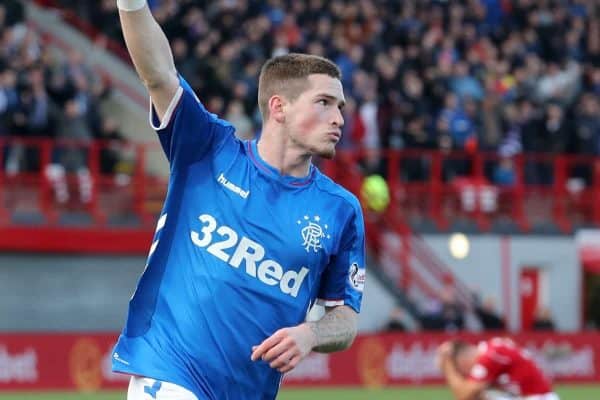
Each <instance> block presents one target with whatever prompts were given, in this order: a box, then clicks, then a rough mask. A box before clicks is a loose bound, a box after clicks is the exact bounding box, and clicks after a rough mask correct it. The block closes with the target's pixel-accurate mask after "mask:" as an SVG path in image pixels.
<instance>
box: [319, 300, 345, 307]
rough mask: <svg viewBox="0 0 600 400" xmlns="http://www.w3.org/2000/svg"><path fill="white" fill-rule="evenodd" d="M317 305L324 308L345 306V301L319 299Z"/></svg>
mask: <svg viewBox="0 0 600 400" xmlns="http://www.w3.org/2000/svg"><path fill="white" fill-rule="evenodd" d="M317 304H318V305H320V306H323V307H335V306H343V305H344V304H345V303H344V300H327V299H317Z"/></svg>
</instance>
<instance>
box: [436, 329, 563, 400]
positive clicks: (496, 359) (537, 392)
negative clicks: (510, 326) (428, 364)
mask: <svg viewBox="0 0 600 400" xmlns="http://www.w3.org/2000/svg"><path fill="white" fill-rule="evenodd" d="M437 363H438V366H439V367H440V369H441V371H442V373H443V374H444V376H445V377H446V382H447V383H448V386H450V389H451V390H452V393H453V394H454V397H455V398H456V399H457V400H482V399H486V400H487V399H522V400H558V396H557V395H556V394H555V393H554V392H552V386H551V385H550V382H549V381H548V379H547V378H546V377H545V376H544V374H543V373H542V371H541V369H540V368H539V367H538V366H537V365H536V364H535V362H534V361H533V360H532V359H531V358H530V357H529V355H528V354H527V352H526V351H525V350H523V349H521V348H520V347H518V346H517V345H516V344H515V343H514V342H513V341H512V340H510V339H506V338H494V339H491V340H487V341H483V342H481V343H479V344H478V345H477V346H475V345H472V344H467V343H465V342H462V341H449V342H445V343H444V344H442V345H441V346H440V348H439V349H438V359H437ZM493 393H496V394H493Z"/></svg>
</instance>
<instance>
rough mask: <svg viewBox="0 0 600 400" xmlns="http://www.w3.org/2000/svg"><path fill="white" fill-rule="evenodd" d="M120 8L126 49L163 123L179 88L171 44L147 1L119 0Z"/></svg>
mask: <svg viewBox="0 0 600 400" xmlns="http://www.w3.org/2000/svg"><path fill="white" fill-rule="evenodd" d="M117 5H118V7H119V16H120V19H121V26H122V28H123V36H124V37H125V43H126V44H127V50H128V51H129V55H130V56H131V59H132V60H133V64H134V65H135V69H136V71H137V73H138V75H139V76H140V78H141V79H142V82H143V83H144V85H145V86H146V88H147V89H148V92H149V93H150V97H151V98H152V103H153V104H154V108H155V109H156V112H157V114H158V117H159V118H160V119H161V120H162V118H163V117H164V115H165V113H166V111H167V108H168V107H169V104H170V102H171V100H172V99H173V97H174V96H175V93H176V92H177V89H178V88H179V79H178V77H177V71H176V69H175V63H174V62H173V54H172V53H171V48H170V47H169V41H168V40H167V37H166V36H165V34H164V32H163V31H162V29H161V28H160V26H159V25H158V23H157V22H156V20H155V19H154V17H153V16H152V13H151V12H150V9H149V8H148V5H147V4H146V0H117Z"/></svg>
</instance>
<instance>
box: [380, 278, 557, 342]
mask: <svg viewBox="0 0 600 400" xmlns="http://www.w3.org/2000/svg"><path fill="white" fill-rule="evenodd" d="M472 296H473V297H472V299H471V303H470V304H469V307H468V308H469V309H467V308H466V307H465V306H464V304H461V302H460V301H459V300H458V298H457V296H456V291H455V288H454V287H453V286H452V285H449V286H446V287H444V288H443V289H442V290H441V291H440V293H439V297H435V298H430V299H429V300H428V301H422V302H420V304H418V306H417V309H418V312H417V313H416V316H415V317H416V321H414V323H413V324H411V323H410V317H409V315H408V314H407V311H406V310H405V309H404V308H402V307H395V308H393V309H392V311H391V313H390V315H389V318H388V320H387V322H386V324H385V326H384V327H383V330H385V331H394V332H404V331H411V330H418V331H436V332H447V333H454V332H457V331H462V330H465V329H467V330H468V329H471V330H473V329H475V330H481V331H504V330H506V329H507V321H506V320H505V316H504V315H503V314H502V313H501V312H500V311H499V310H498V306H497V304H496V300H495V298H494V297H491V296H487V297H482V296H481V294H480V293H478V292H473V293H472ZM469 316H472V318H473V319H472V320H471V323H470V324H469V323H467V319H468V318H469ZM531 317H532V319H531V323H530V326H523V327H521V328H522V329H523V330H533V331H554V330H555V329H556V327H555V323H554V320H553V318H552V315H551V313H550V310H549V308H548V307H545V306H543V305H542V304H540V305H538V307H537V308H536V309H535V312H534V314H533V315H532V316H531Z"/></svg>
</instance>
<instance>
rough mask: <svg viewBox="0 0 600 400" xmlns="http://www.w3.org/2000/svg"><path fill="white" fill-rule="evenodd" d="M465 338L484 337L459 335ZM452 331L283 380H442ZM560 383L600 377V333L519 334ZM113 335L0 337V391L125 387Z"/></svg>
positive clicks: (371, 347)
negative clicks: (113, 366)
mask: <svg viewBox="0 0 600 400" xmlns="http://www.w3.org/2000/svg"><path fill="white" fill-rule="evenodd" d="M461 336H462V337H463V338H464V339H466V340H469V341H473V342H475V341H478V340H481V339H483V338H485V337H484V336H482V335H461ZM449 337H450V336H449V335H443V334H439V335H438V334H407V335H402V334H382V335H363V336H360V337H358V338H357V339H356V341H355V343H354V345H353V346H352V348H351V349H349V350H347V351H344V352H341V353H333V354H317V353H313V354H311V355H310V356H308V357H307V358H306V359H305V360H304V361H303V362H302V363H301V364H300V365H299V366H298V367H297V368H296V369H295V370H294V371H293V372H292V373H290V374H288V375H287V376H286V378H285V381H284V386H286V387H302V386H384V385H414V384H436V383H442V377H441V375H440V374H439V372H438V371H437V369H436V368H435V366H434V357H435V350H436V348H437V346H438V345H439V344H440V343H441V342H442V341H443V340H445V339H447V338H449ZM512 337H513V339H514V340H515V341H516V342H517V343H519V344H520V345H522V346H524V347H525V348H527V349H528V350H529V351H530V352H531V354H532V356H533V357H534V358H535V359H536V360H537V362H538V364H539V365H540V366H541V367H542V369H543V370H544V371H545V372H546V374H548V376H550V377H551V378H553V379H554V380H555V381H557V382H598V381H600V333H580V334H547V333H539V334H532V333H529V334H519V335H516V336H512ZM115 339H116V334H10V335H6V334H5V335H0V391H2V390H81V391H95V390H99V389H124V388H125V387H126V385H127V382H128V377H127V376H125V375H120V374H113V373H112V372H111V371H110V362H111V351H112V346H113V345H114V342H115Z"/></svg>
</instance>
